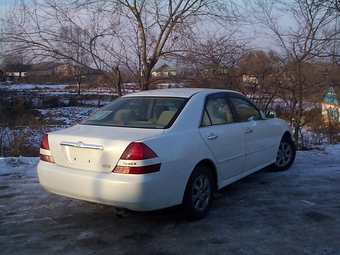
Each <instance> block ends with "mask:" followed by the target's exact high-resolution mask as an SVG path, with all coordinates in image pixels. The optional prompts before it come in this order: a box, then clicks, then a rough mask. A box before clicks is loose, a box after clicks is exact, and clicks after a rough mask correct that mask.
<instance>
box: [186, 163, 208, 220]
mask: <svg viewBox="0 0 340 255" xmlns="http://www.w3.org/2000/svg"><path fill="white" fill-rule="evenodd" d="M213 192H214V184H213V177H212V175H211V172H210V170H209V168H208V167H206V166H204V165H198V166H197V167H195V169H194V171H193V172H192V174H191V176H190V178H189V181H188V183H187V186H186V189H185V193H184V198H183V207H184V211H185V214H186V217H187V218H188V219H189V220H192V221H195V220H200V219H202V218H204V217H205V216H206V215H207V213H208V211H209V210H210V208H211V203H212V197H213Z"/></svg>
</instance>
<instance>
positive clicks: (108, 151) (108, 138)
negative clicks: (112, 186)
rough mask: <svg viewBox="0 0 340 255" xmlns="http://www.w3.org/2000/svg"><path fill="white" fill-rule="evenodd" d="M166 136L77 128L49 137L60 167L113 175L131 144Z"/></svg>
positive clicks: (155, 131)
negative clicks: (114, 169) (112, 172)
mask: <svg viewBox="0 0 340 255" xmlns="http://www.w3.org/2000/svg"><path fill="white" fill-rule="evenodd" d="M163 132H164V130H163V129H136V128H118V127H103V126H89V125H76V126H74V127H71V128H68V129H65V130H61V131H57V132H53V133H51V134H49V146H50V151H51V154H52V156H53V158H54V161H55V163H56V164H57V165H60V166H64V167H69V168H75V169H79V170H86V171H95V172H111V171H112V170H113V168H114V167H115V166H116V164H117V162H118V161H119V159H120V157H121V155H122V154H123V152H124V150H125V149H126V147H127V146H128V145H129V144H130V143H131V142H134V141H141V140H143V139H146V138H149V137H153V136H157V135H161V134H163Z"/></svg>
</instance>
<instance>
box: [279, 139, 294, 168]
mask: <svg viewBox="0 0 340 255" xmlns="http://www.w3.org/2000/svg"><path fill="white" fill-rule="evenodd" d="M291 158H292V148H291V146H290V145H289V144H288V143H285V142H282V143H280V146H279V150H278V152H277V156H276V165H277V166H285V165H287V164H288V163H289V161H290V159H291Z"/></svg>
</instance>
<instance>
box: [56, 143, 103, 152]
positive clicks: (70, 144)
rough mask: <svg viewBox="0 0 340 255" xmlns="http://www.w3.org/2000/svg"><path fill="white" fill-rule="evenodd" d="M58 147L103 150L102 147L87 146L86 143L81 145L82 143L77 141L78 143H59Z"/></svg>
mask: <svg viewBox="0 0 340 255" xmlns="http://www.w3.org/2000/svg"><path fill="white" fill-rule="evenodd" d="M60 145H62V146H71V147H77V148H85V149H93V150H103V149H104V147H103V146H101V145H95V144H87V143H83V142H82V141H79V142H60Z"/></svg>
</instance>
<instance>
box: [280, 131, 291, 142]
mask: <svg viewBox="0 0 340 255" xmlns="http://www.w3.org/2000/svg"><path fill="white" fill-rule="evenodd" d="M285 136H287V137H289V138H290V139H292V140H293V141H294V136H293V134H292V133H291V132H289V131H286V132H285V133H284V134H283V136H282V138H283V137H285ZM282 138H281V139H282Z"/></svg>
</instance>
